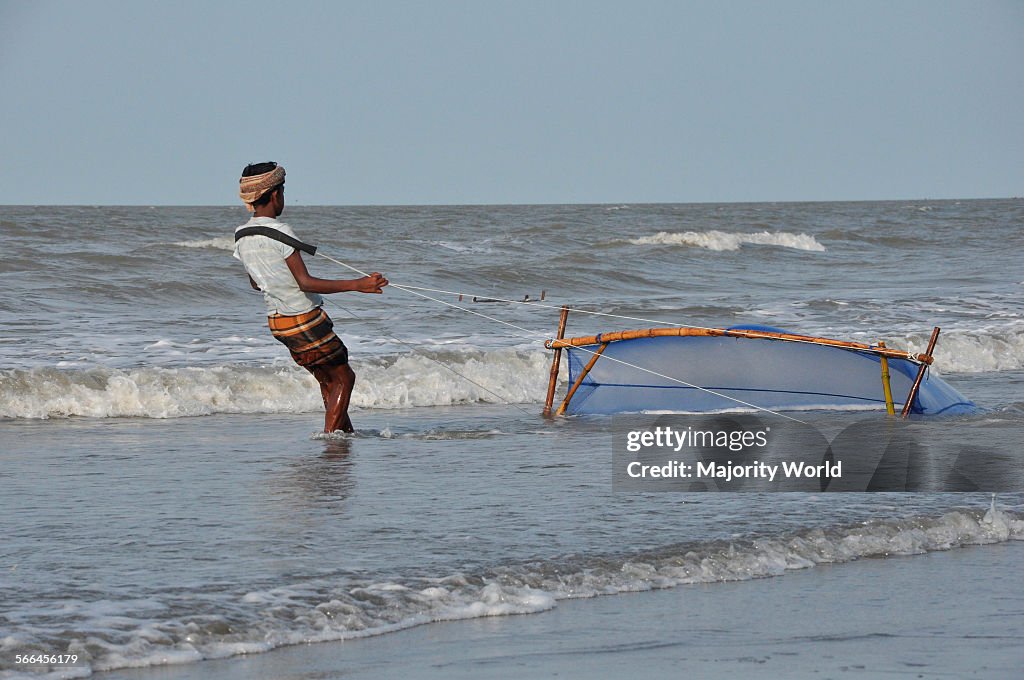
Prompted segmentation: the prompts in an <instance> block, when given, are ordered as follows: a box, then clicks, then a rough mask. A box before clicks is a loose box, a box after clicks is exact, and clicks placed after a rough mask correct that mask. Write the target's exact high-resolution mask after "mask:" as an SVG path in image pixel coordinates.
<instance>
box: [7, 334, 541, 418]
mask: <svg viewBox="0 0 1024 680" xmlns="http://www.w3.org/2000/svg"><path fill="white" fill-rule="evenodd" d="M428 357H429V358H428ZM548 360H549V357H548V356H547V354H546V353H545V352H531V353H528V352H520V351H516V350H494V351H486V352H484V351H466V352H449V353H444V354H440V353H435V354H405V355H400V356H399V357H397V358H389V359H376V360H367V361H364V362H360V364H359V365H358V366H356V370H357V373H358V375H359V377H358V379H357V381H356V389H355V391H354V393H353V396H352V404H353V405H354V406H357V407H359V408H397V407H405V406H448V405H451V404H465V403H473V402H489V403H504V402H511V403H527V402H535V401H537V400H539V399H540V397H541V396H542V395H543V391H544V385H545V382H546V377H547V370H548ZM438 361H442V362H443V363H445V364H446V365H448V366H450V367H451V368H452V369H454V370H455V371H458V372H459V373H460V374H462V375H463V376H466V377H467V378H469V379H470V380H472V381H473V382H469V381H467V380H465V379H463V378H461V377H460V376H459V375H456V374H455V373H453V372H451V371H449V370H447V369H445V368H444V367H443V366H442V365H440V364H438V363H437V362H438ZM474 383H476V384H474ZM322 408H323V405H322V403H321V398H320V392H319V390H318V388H317V386H316V383H315V381H314V380H313V377H312V376H311V375H310V374H309V373H308V372H306V371H305V370H303V369H301V368H298V367H297V366H293V365H280V366H270V367H254V366H244V365H230V366H216V367H210V368H206V367H203V368H200V367H193V368H137V369H116V368H93V369H87V370H81V369H71V370H62V369H57V368H40V369H31V370H4V371H0V417H3V418H52V417H63V416H89V417H94V418H109V417H128V416H138V417H147V418H178V417H184V416H199V415H209V414H213V413H304V412H311V411H318V410H320V409H322Z"/></svg>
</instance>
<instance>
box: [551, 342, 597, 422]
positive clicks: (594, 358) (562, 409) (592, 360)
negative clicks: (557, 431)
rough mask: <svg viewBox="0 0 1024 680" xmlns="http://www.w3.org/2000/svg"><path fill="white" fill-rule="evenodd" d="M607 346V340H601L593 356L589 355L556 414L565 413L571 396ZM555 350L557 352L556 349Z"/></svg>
mask: <svg viewBox="0 0 1024 680" xmlns="http://www.w3.org/2000/svg"><path fill="white" fill-rule="evenodd" d="M607 346H608V343H607V342H602V343H601V346H600V347H598V348H597V351H596V352H594V356H592V357H590V361H588V362H587V365H586V366H584V367H583V370H582V371H580V374H579V375H578V376H576V382H574V383H573V384H572V387H570V388H569V391H568V392H566V393H565V399H563V400H562V405H561V406H559V407H558V410H557V411H555V415H556V416H560V415H562V414H563V413H565V409H567V408H568V407H569V402H570V401H572V397H573V395H574V394H576V390H578V389H579V388H580V385H582V384H583V379H584V378H586V377H587V374H588V373H590V369H592V368H593V367H594V364H596V363H597V360H598V359H600V358H601V354H602V353H604V348H605V347H607ZM555 351H556V352H557V351H558V350H555Z"/></svg>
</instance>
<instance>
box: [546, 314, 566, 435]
mask: <svg viewBox="0 0 1024 680" xmlns="http://www.w3.org/2000/svg"><path fill="white" fill-rule="evenodd" d="M568 318H569V305H562V314H561V316H560V317H559V318H558V336H557V339H556V342H558V341H560V340H562V338H564V337H565V322H566V320H567V319H568ZM545 344H549V343H545ZM554 349H555V356H554V357H552V359H551V375H550V376H549V377H548V395H547V398H546V399H545V400H544V415H546V416H549V415H551V404H553V403H554V401H555V383H557V382H558V366H559V364H560V363H561V362H562V346H561V345H560V346H558V347H556V348H554Z"/></svg>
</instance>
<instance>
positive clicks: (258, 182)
mask: <svg viewBox="0 0 1024 680" xmlns="http://www.w3.org/2000/svg"><path fill="white" fill-rule="evenodd" d="M279 184H284V166H283V165H278V166H277V167H276V168H274V169H273V170H271V171H269V172H265V173H263V174H262V175H252V176H251V177H243V178H242V179H240V180H238V197H239V198H241V199H242V202H244V203H245V207H247V208H248V209H249V210H250V212H251V211H253V210H255V208H254V207H253V203H255V202H256V201H258V200H259V198H260V196H262V195H263V194H265V193H267V192H268V191H270V190H271V189H273V188H274V187H276V186H278V185H279Z"/></svg>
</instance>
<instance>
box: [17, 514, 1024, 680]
mask: <svg viewBox="0 0 1024 680" xmlns="http://www.w3.org/2000/svg"><path fill="white" fill-rule="evenodd" d="M1009 540H1024V518H1022V517H1021V516H1020V515H1018V514H1016V513H1014V512H1010V511H1005V510H1000V509H997V508H996V507H995V502H994V501H993V504H992V507H991V508H990V509H989V510H988V511H985V510H981V509H958V510H953V511H950V512H947V513H945V514H943V515H940V516H915V517H907V518H902V519H892V520H874V521H870V522H865V523H857V524H852V525H840V526H833V527H826V528H821V527H817V528H806V529H802V530H797V531H791V532H788V533H782V534H765V535H754V536H747V537H743V538H738V539H735V540H714V541H697V542H691V543H682V544H675V545H669V546H665V547H662V548H659V549H656V550H650V551H644V552H639V553H633V554H618V555H616V554H612V555H580V554H574V555H570V556H566V557H564V558H560V559H549V560H533V561H530V562H526V563H513V564H508V565H503V566H499V567H496V568H492V569H488V570H484V571H482V572H479V573H468V574H467V573H453V574H449V575H447V576H444V577H418V578H403V579H396V580H383V581H374V580H364V581H360V580H354V579H352V578H348V577H342V576H337V577H333V578H331V577H324V578H320V579H315V580H311V581H305V582H300V583H291V584H286V585H281V586H278V587H274V588H271V589H267V590H252V591H249V592H230V593H227V592H224V593H220V594H219V595H213V594H210V595H205V596H204V597H205V598H217V599H215V600H213V601H210V602H197V601H196V599H195V596H194V595H192V594H190V595H188V596H187V597H188V599H185V600H182V601H177V600H175V599H173V598H162V600H161V601H155V600H152V599H135V600H124V601H109V600H104V601H101V602H95V603H93V602H85V601H80V600H65V601H61V602H59V603H54V604H52V605H49V609H48V608H47V605H40V606H38V607H36V608H35V609H34V610H33V613H32V618H33V619H36V621H35V622H34V624H33V625H31V626H26V627H24V628H23V631H24V632H20V633H18V634H15V635H10V636H8V637H6V638H3V639H0V651H2V652H3V654H2V655H0V670H2V669H4V665H6V664H8V663H10V662H9V660H10V659H13V658H14V657H15V655H16V654H31V653H39V652H38V651H37V650H39V649H46V650H61V651H62V653H69V654H77V655H79V657H80V658H81V659H83V660H84V663H82V664H81V665H79V666H77V667H75V668H74V669H73V670H74V673H76V676H77V677H86V676H88V675H90V674H91V673H92V672H95V671H108V670H113V669H117V668H128V667H144V666H156V665H166V664H172V663H189V662H193V661H198V660H201V659H214V658H224V657H229V656H234V655H238V654H251V653H257V652H265V651H269V650H271V649H274V648H276V647H281V646H285V645H295V644H303V643H309V642H325V641H335V640H346V639H353V638H360V637H368V636H373V635H381V634H385V633H389V632H393V631H396V630H401V629H404V628H409V627H412V626H416V625H422V624H426V623H431V622H436V621H451V620H458V619H471V618H480V617H485V616H506V615H511V614H530V613H535V612H540V611H544V610H548V609H551V608H553V607H555V606H556V605H557V602H558V601H559V600H564V599H571V598H588V597H594V596H599V595H613V594H617V593H626V592H637V591H646V590H654V589H664V588H673V587H677V586H682V585H687V584H711V583H722V582H729V581H747V580H752V579H760V578H768V577H775V576H782V575H784V574H786V573H787V572H789V571H793V570H800V569H807V568H812V567H814V566H816V565H819V564H839V563H845V562H852V561H854V560H858V559H862V558H867V557H873V558H885V557H891V556H907V555H917V554H924V553H928V552H933V551H940V550H950V549H953V548H959V547H964V546H970V545H985V544H993V543H1001V542H1005V541H1009ZM197 608H198V609H197ZM47 619H48V621H46V620H47ZM69 621H73V623H71V624H69V623H68V622H69ZM69 626H70V628H69ZM36 677H39V676H36ZM55 677H56V676H55ZM63 677H68V676H63Z"/></svg>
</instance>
